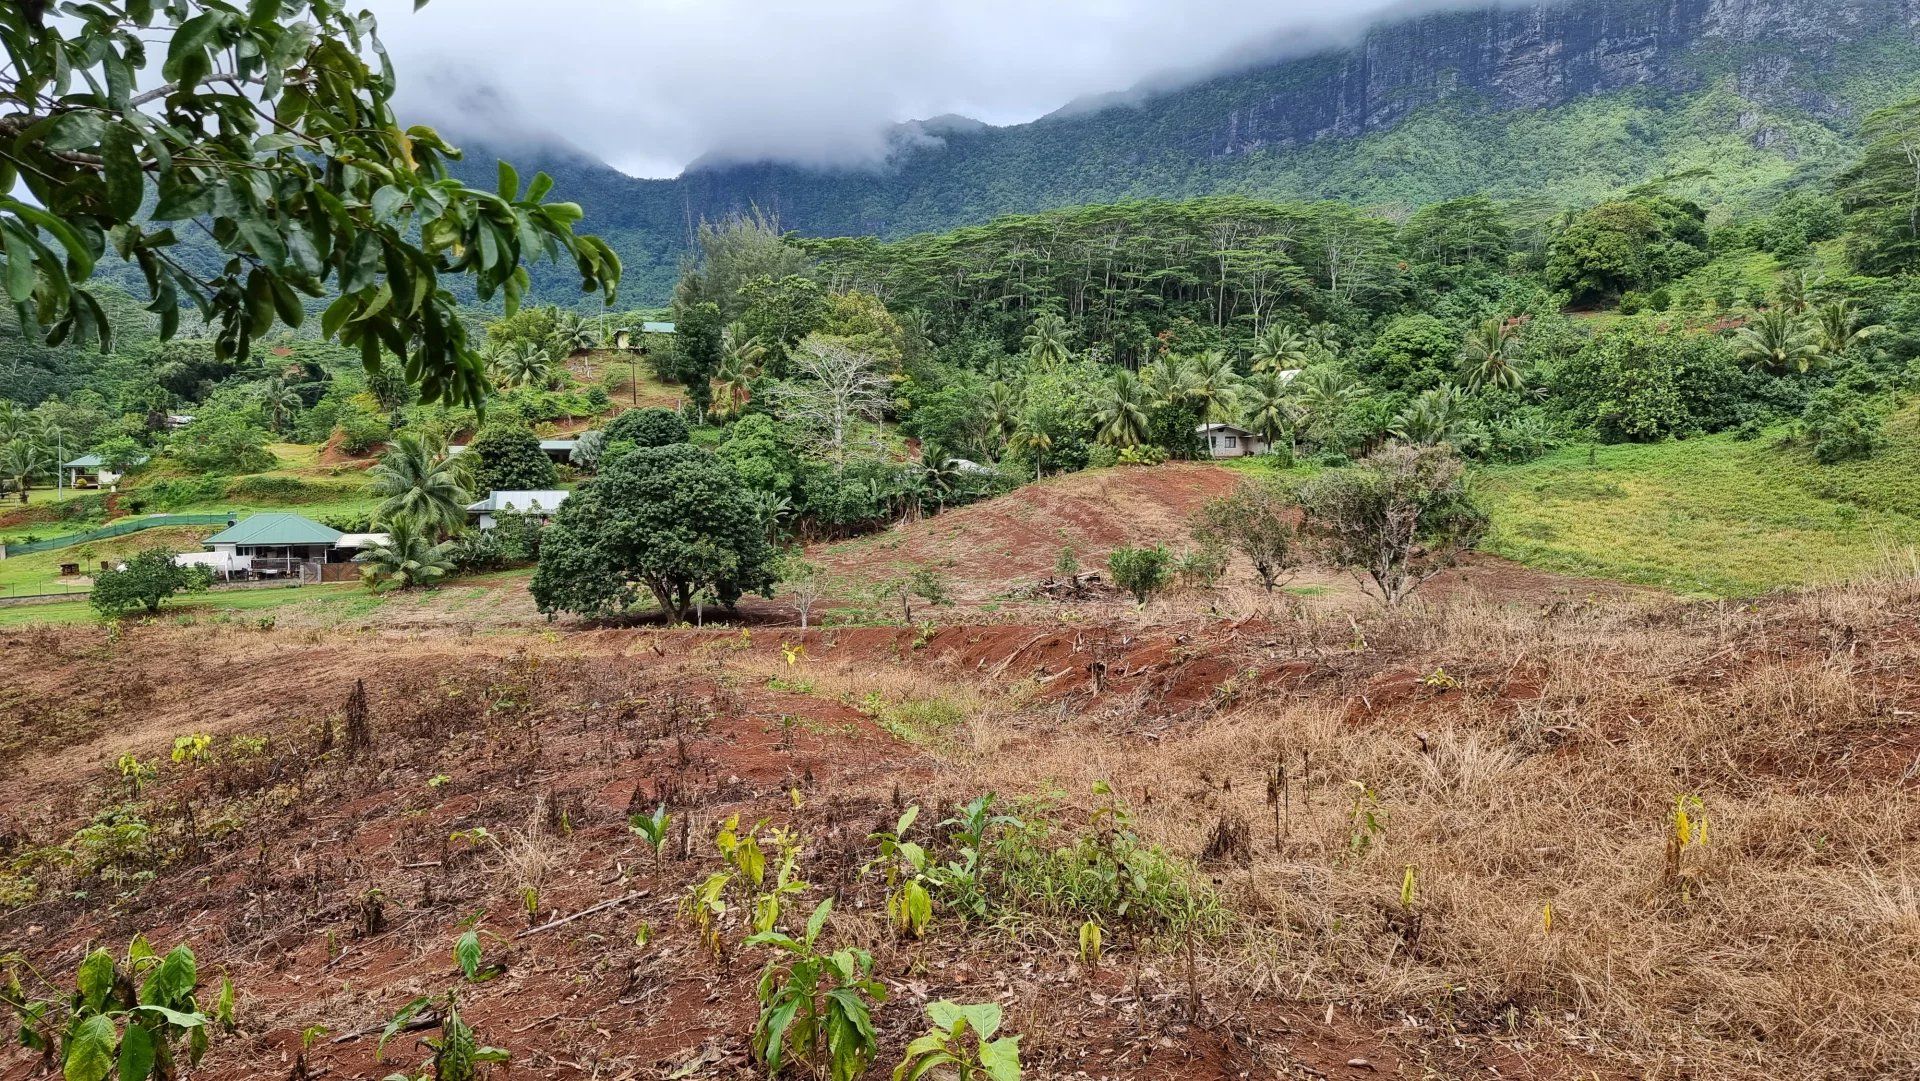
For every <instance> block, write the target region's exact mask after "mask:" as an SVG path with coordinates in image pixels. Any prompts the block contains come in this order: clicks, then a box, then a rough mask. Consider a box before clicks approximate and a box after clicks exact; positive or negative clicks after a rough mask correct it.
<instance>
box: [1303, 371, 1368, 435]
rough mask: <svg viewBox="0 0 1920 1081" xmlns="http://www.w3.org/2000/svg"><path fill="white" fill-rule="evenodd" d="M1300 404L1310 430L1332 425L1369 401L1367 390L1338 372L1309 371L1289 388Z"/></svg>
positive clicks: (1345, 374)
mask: <svg viewBox="0 0 1920 1081" xmlns="http://www.w3.org/2000/svg"><path fill="white" fill-rule="evenodd" d="M1287 389H1288V390H1289V391H1291V392H1292V393H1293V395H1294V397H1295V399H1296V400H1297V401H1298V402H1299V403H1300V410H1301V413H1302V416H1303V418H1304V420H1305V423H1306V425H1307V426H1308V427H1309V428H1321V427H1324V426H1325V425H1328V424H1331V423H1332V422H1333V421H1334V420H1335V419H1336V418H1337V417H1339V416H1340V414H1342V413H1344V412H1346V410H1347V407H1348V406H1350V405H1352V404H1353V403H1354V402H1357V401H1359V400H1360V399H1361V398H1364V397H1366V395H1367V388H1366V387H1365V386H1364V385H1363V384H1362V383H1361V382H1360V381H1359V380H1357V379H1355V378H1354V377H1353V376H1351V375H1348V374H1347V373H1346V372H1343V371H1341V370H1340V369H1338V368H1308V369H1307V370H1306V371H1304V372H1302V373H1300V376H1299V377H1298V378H1296V379H1295V380H1294V381H1293V382H1292V383H1291V384H1289V386H1288V388H1287Z"/></svg>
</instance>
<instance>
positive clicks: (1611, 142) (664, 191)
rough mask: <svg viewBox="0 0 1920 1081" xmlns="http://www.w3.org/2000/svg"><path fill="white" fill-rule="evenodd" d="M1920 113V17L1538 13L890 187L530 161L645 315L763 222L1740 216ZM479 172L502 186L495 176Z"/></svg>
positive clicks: (1405, 41)
mask: <svg viewBox="0 0 1920 1081" xmlns="http://www.w3.org/2000/svg"><path fill="white" fill-rule="evenodd" d="M1914 96H1920V0H1591V2H1567V3H1541V2H1535V3H1530V4H1519V5H1516V4H1505V5H1501V6H1489V7H1485V8H1480V9H1474V10H1465V11H1452V12H1445V13H1439V14H1428V15H1422V16H1418V17H1411V18H1403V19H1400V20H1397V21H1388V22H1384V23H1381V24H1379V25H1377V26H1374V27H1373V28H1372V29H1370V30H1368V31H1366V32H1365V33H1364V34H1363V35H1361V36H1360V37H1359V39H1358V40H1357V41H1355V42H1354V43H1352V44H1351V45H1349V46H1346V47H1341V48H1333V49H1328V50H1323V51H1320V52H1318V53H1314V54H1312V55H1305V56H1296V57H1294V58H1291V59H1285V60H1279V61H1271V62H1268V63H1264V64H1258V65H1254V66H1249V67H1245V68H1242V69H1239V70H1235V71H1230V72H1227V73H1225V74H1220V75H1215V76H1213V77H1211V78H1208V79H1205V80H1204V81H1201V82H1198V83H1195V84H1193V85H1190V86H1185V87H1182V88H1178V89H1173V90H1168V91H1162V92H1157V93H1146V92H1142V93H1135V94H1127V95H1120V96H1119V97H1117V98H1109V99H1099V100H1094V101H1088V102H1079V103H1075V104H1074V105H1072V106H1069V107H1068V108H1066V109H1063V110H1061V111H1059V112H1057V113H1055V114H1053V115H1051V116H1048V117H1045V118H1042V119H1040V120H1037V121H1034V122H1033V123H1030V124H1023V125H1018V126H1012V127H1003V128H995V127H990V126H987V125H984V124H979V123H977V122H973V121H969V120H965V119H963V118H953V117H944V118H940V119H937V120H932V121H926V122H922V123H919V124H913V125H903V126H902V127H901V128H899V129H898V130H897V131H896V132H895V133H894V140H893V145H894V146H895V148H896V149H895V152H894V153H893V155H892V156H891V157H890V159H889V160H888V161H887V162H886V164H885V165H884V166H882V167H878V168H860V169H854V168H849V169H841V170H822V169H812V168H803V167H799V166H794V165H788V164H782V163H778V162H757V163H722V162H702V163H699V164H697V165H695V166H694V167H692V168H690V169H688V170H687V172H686V173H685V174H684V175H682V176H681V177H679V178H677V179H674V180H664V181H661V180H636V179H633V178H630V177H627V176H624V175H623V174H620V173H618V172H616V171H614V170H612V169H610V168H608V167H606V166H604V165H602V164H600V163H597V162H594V161H592V160H590V159H586V158H584V157H582V156H580V155H578V154H577V153H571V152H562V151H553V152H540V151H535V152H531V153H529V152H517V153H516V154H515V155H514V157H515V158H516V160H517V161H518V162H520V163H521V164H522V165H523V166H529V165H531V166H536V167H542V168H546V169H547V170H548V171H549V172H552V173H554V174H555V176H556V178H557V179H558V180H559V181H560V187H559V190H560V191H561V192H562V193H563V194H564V195H565V197H567V198H570V199H574V200H576V201H578V202H580V203H581V204H583V205H584V206H585V207H586V208H587V210H588V214H589V223H588V224H589V227H591V228H593V229H595V230H597V231H599V232H600V233H601V234H602V235H605V236H607V237H608V238H609V239H610V240H612V242H613V243H614V245H615V247H616V248H617V249H618V250H619V251H620V252H621V255H622V257H623V258H624V259H625V260H626V261H627V265H628V284H627V287H626V289H625V293H626V295H627V297H628V299H629V300H630V301H634V302H643V301H654V300H658V299H660V298H662V297H664V296H665V294H666V291H667V289H668V288H669V287H670V285H671V282H672V279H673V276H674V271H675V267H676V266H677V263H678V261H679V259H680V258H681V256H682V253H683V252H684V251H685V250H686V244H687V238H688V237H689V235H690V233H691V231H692V227H693V226H694V225H695V224H697V223H698V222H699V221H700V220H701V219H703V218H707V219H712V218H717V217H721V216H724V215H725V214H727V213H729V212H732V211H736V210H742V209H745V208H747V207H749V206H755V205H757V206H759V207H761V208H763V209H765V210H769V211H772V212H774V213H776V214H777V215H778V216H779V218H780V220H781V221H782V223H783V224H784V225H785V226H786V227H788V228H791V229H796V230H799V231H800V232H803V233H807V234H813V235H877V236H883V237H891V236H899V235H904V234H907V233H912V232H919V231H926V230H934V229H948V228H953V227H955V226H960V225H965V224H969V223H975V222H979V221H983V220H986V219H987V218H990V217H993V216H996V215H1000V214H1006V213H1017V212H1026V211H1033V210H1039V209H1045V208H1049V207H1057V206H1064V205H1071V204H1076V203H1087V202H1105V201H1114V200H1122V199H1135V198H1174V197H1191V196H1197V195H1204V194H1212V193H1229V192H1230V193H1237V194H1246V195H1256V196H1262V197H1268V198H1274V199H1320V198H1334V199H1344V200H1349V201H1352V202H1356V203H1361V204H1366V205H1372V206H1383V207H1404V208H1410V207H1414V206H1418V205H1420V204H1424V203H1427V202H1431V201H1435V200H1439V199H1444V198H1450V197H1453V196H1457V195H1462V194H1466V193H1469V192H1483V193H1486V194H1489V195H1492V196H1495V197H1498V198H1541V197H1544V198H1545V199H1548V200H1551V201H1552V202H1553V203H1556V204H1558V203H1570V202H1577V201H1584V200H1592V199H1594V198H1597V197H1598V196H1600V195H1602V194H1604V193H1606V192H1608V191H1612V190H1615V189H1618V188H1620V187H1623V186H1629V185H1632V184H1636V183H1640V182H1644V181H1646V180H1649V179H1652V178H1656V177H1660V176H1663V175H1675V174H1688V176H1687V179H1685V180H1684V181H1682V182H1681V185H1680V186H1681V188H1682V190H1686V191H1689V193H1690V194H1694V195H1696V196H1697V197H1701V198H1704V199H1705V200H1706V201H1708V202H1709V203H1712V204H1730V205H1736V206H1737V205H1740V204H1743V203H1746V202H1750V201H1752V200H1754V199H1757V198H1763V197H1765V196H1766V195H1767V194H1768V193H1770V192H1777V191H1778V190H1779V189H1780V188H1782V187H1784V186H1786V185H1788V184H1790V183H1792V182H1794V181H1795V180H1796V179H1802V178H1805V177H1808V176H1813V175H1818V174H1820V173H1823V172H1824V171H1826V170H1829V169H1831V168H1832V167H1833V166H1834V165H1835V164H1836V163H1838V162H1840V161H1843V160H1845V159H1846V157H1847V156H1848V154H1849V151H1848V139H1849V135H1850V132H1851V131H1852V129H1853V127H1854V126H1855V124H1857V122H1858V121H1859V120H1860V118H1861V117H1862V116H1863V115H1864V114H1865V113H1866V112H1868V111H1870V110H1871V109H1873V108H1876V107H1878V106H1881V105H1884V104H1889V103H1891V102H1894V101H1899V100H1904V99H1906V98H1910V97H1914ZM471 160H472V161H473V163H474V164H473V165H472V166H471V167H472V168H474V169H475V175H476V176H483V177H486V178H490V177H491V175H492V171H491V170H492V157H491V156H490V155H488V154H486V153H484V152H476V153H475V154H474V155H473V157H472V159H471ZM489 182H490V180H489ZM551 290H552V287H551V286H548V287H547V291H548V292H549V294H550V295H551Z"/></svg>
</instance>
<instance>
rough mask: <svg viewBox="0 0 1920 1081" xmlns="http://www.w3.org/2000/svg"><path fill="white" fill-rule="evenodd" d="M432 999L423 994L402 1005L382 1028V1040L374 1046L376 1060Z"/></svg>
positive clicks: (376, 1060) (378, 1059)
mask: <svg viewBox="0 0 1920 1081" xmlns="http://www.w3.org/2000/svg"><path fill="white" fill-rule="evenodd" d="M430 1001H432V1000H431V999H429V998H427V997H426V996H425V995H422V996H420V997H419V998H416V999H414V1000H413V1001H412V1002H409V1003H407V1004H406V1005H405V1006H402V1007H400V1012H399V1013H396V1014H394V1015H393V1020H391V1021H388V1022H387V1027H386V1028H383V1029H381V1030H380V1042H378V1043H376V1044H374V1046H373V1059H374V1061H375V1062H378V1061H380V1055H381V1052H383V1051H385V1050H386V1049H387V1041H388V1040H391V1039H393V1038H394V1036H396V1035H397V1034H399V1032H400V1030H401V1029H403V1028H406V1027H407V1022H409V1021H411V1020H413V1018H414V1015H415V1014H417V1013H419V1012H420V1011H421V1010H424V1009H426V1008H427V1004H428V1003H429V1002H430Z"/></svg>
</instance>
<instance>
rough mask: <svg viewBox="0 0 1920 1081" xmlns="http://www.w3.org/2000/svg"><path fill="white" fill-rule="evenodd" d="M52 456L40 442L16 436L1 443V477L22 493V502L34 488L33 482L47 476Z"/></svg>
mask: <svg viewBox="0 0 1920 1081" xmlns="http://www.w3.org/2000/svg"><path fill="white" fill-rule="evenodd" d="M51 462H52V458H51V456H49V455H48V454H47V448H46V447H45V446H43V445H42V444H40V443H39V442H37V441H35V440H32V439H28V438H26V437H25V436H16V437H15V438H13V439H9V440H7V442H6V443H4V444H0V479H4V480H6V481H7V482H8V483H9V484H11V485H13V488H14V490H15V491H17V492H19V493H20V502H22V503H25V502H26V501H27V493H29V492H31V491H32V490H33V482H34V481H36V480H38V479H40V478H41V477H44V476H46V474H47V469H48V466H49V464H50V463H51Z"/></svg>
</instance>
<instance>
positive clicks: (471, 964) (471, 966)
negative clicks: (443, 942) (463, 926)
mask: <svg viewBox="0 0 1920 1081" xmlns="http://www.w3.org/2000/svg"><path fill="white" fill-rule="evenodd" d="M480 956H481V950H480V932H479V931H477V930H471V931H468V932H467V933H466V934H464V935H461V936H460V937H459V938H457V939H455V940H454V943H453V960H454V963H455V964H457V965H459V966H460V971H461V972H462V973H464V974H465V975H466V977H467V979H469V980H478V979H479V978H480Z"/></svg>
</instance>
